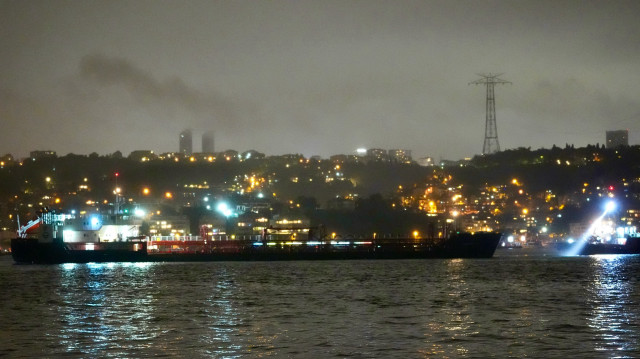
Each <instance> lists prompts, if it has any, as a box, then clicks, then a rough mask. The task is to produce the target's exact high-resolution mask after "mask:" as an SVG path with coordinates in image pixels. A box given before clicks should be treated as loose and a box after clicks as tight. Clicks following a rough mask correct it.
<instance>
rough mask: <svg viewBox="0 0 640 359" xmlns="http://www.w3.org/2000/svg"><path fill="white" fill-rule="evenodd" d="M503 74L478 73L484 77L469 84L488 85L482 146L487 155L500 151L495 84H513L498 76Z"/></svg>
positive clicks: (483, 152)
mask: <svg viewBox="0 0 640 359" xmlns="http://www.w3.org/2000/svg"><path fill="white" fill-rule="evenodd" d="M501 75H502V74H492V73H488V74H478V76H480V77H482V78H481V79H479V80H476V81H473V82H469V85H486V86H487V121H486V123H485V127H484V145H483V146H482V154H483V155H487V154H491V153H495V152H500V142H498V126H497V125H496V97H495V94H494V89H493V88H494V86H495V85H496V84H498V85H504V84H511V82H509V81H505V80H503V79H501V78H498V76H501Z"/></svg>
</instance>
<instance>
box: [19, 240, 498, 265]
mask: <svg viewBox="0 0 640 359" xmlns="http://www.w3.org/2000/svg"><path fill="white" fill-rule="evenodd" d="M500 236H501V235H500V234H499V233H476V234H470V233H462V234H459V235H456V236H454V237H452V238H449V239H447V240H439V241H436V242H425V241H419V242H416V241H413V240H409V239H404V240H402V239H398V240H385V241H375V240H371V244H370V245H367V246H362V245H360V246H356V245H345V246H340V247H336V246H332V245H300V246H295V247H294V246H287V245H278V246H273V247H270V246H267V245H263V246H255V245H254V244H255V243H244V245H243V243H242V242H240V241H236V242H235V243H238V244H237V245H234V246H223V247H214V248H212V249H211V248H210V249H209V250H207V251H202V252H199V253H153V252H149V251H147V248H146V243H145V246H144V249H142V248H137V249H136V248H134V247H126V246H123V245H121V246H120V247H116V246H108V245H105V246H102V247H100V248H96V249H93V250H86V249H82V247H81V246H75V247H70V246H69V245H67V244H65V243H61V242H57V243H38V242H37V241H36V240H33V239H23V238H18V239H14V240H12V242H11V246H12V255H13V258H14V261H15V262H16V263H34V264H56V263H89V262H96V263H101V262H209V261H287V260H288V261H291V260H348V259H422V258H424V259H427V258H491V257H492V256H493V254H494V252H495V249H496V247H497V246H498V242H499V241H500Z"/></svg>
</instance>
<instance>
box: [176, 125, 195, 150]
mask: <svg viewBox="0 0 640 359" xmlns="http://www.w3.org/2000/svg"><path fill="white" fill-rule="evenodd" d="M179 148H180V153H181V154H183V155H187V156H188V155H191V152H193V142H192V139H191V130H184V131H182V132H180V147H179Z"/></svg>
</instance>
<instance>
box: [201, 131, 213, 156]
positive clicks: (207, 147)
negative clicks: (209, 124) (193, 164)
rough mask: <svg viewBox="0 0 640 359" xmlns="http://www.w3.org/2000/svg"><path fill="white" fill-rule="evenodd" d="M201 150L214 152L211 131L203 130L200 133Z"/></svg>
mask: <svg viewBox="0 0 640 359" xmlns="http://www.w3.org/2000/svg"><path fill="white" fill-rule="evenodd" d="M202 152H203V153H214V152H215V147H214V141H213V131H208V132H205V133H204V135H202Z"/></svg>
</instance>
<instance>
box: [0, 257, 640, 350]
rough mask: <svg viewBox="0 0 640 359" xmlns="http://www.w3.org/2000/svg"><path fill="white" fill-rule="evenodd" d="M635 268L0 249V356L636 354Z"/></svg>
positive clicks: (574, 260) (620, 261)
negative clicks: (15, 255)
mask: <svg viewBox="0 0 640 359" xmlns="http://www.w3.org/2000/svg"><path fill="white" fill-rule="evenodd" d="M639 271H640V257H639V256H635V257H633V256H620V257H571V258H549V257H538V258H536V257H526V258H525V257H516V256H512V257H505V258H500V257H497V258H493V259H491V260H462V259H456V260H433V261H422V260H415V261H414V260H405V261H334V262H282V263H280V262H275V263H268V262H267V263H131V264H120V263H106V264H93V263H90V264H75V265H60V266H15V265H11V264H10V263H7V262H0V286H2V288H3V289H4V290H5V293H6V295H4V296H0V308H3V316H2V319H3V320H1V321H0V343H1V344H2V345H0V356H2V355H8V356H17V357H43V356H44V357H59V356H67V357H118V358H120V357H148V356H171V357H173V356H176V357H221V358H240V357H242V358H245V357H265V356H273V357H363V358H374V357H377V358H394V357H398V358H405V357H427V358H431V357H442V358H468V357H545V358H553V357H580V358H604V357H639V356H640V355H639V354H638V353H640V347H639V346H638V344H637V343H638V342H639V341H640V337H639V335H640V328H639V327H638V322H639V321H640V305H639V304H640V288H638V287H639V286H638V279H637V274H638V273H639ZM43 323H44V324H43Z"/></svg>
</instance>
